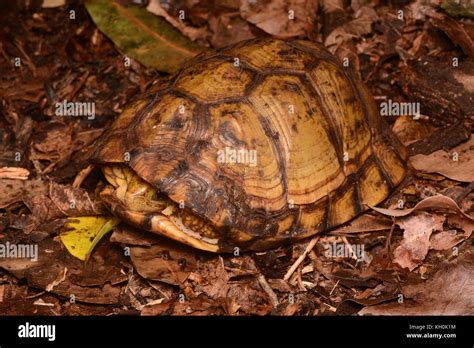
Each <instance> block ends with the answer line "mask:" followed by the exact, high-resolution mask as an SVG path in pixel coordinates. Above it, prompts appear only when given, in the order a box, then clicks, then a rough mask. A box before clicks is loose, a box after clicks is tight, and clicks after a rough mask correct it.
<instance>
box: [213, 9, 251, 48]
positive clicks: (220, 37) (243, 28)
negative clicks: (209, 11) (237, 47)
mask: <svg viewBox="0 0 474 348" xmlns="http://www.w3.org/2000/svg"><path fill="white" fill-rule="evenodd" d="M209 28H210V29H211V31H212V33H213V34H212V37H211V38H210V41H211V44H212V46H213V47H215V48H219V47H224V46H227V45H230V44H233V43H236V42H239V41H243V40H247V39H251V38H253V37H255V36H254V35H253V34H252V32H251V31H250V26H249V24H248V22H246V21H245V20H243V19H242V18H241V17H240V16H239V15H238V13H237V14H236V13H223V14H220V15H218V16H214V17H211V18H210V19H209Z"/></svg>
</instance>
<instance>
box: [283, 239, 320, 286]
mask: <svg viewBox="0 0 474 348" xmlns="http://www.w3.org/2000/svg"><path fill="white" fill-rule="evenodd" d="M318 240H319V236H316V237H314V238H313V239H311V241H310V242H309V244H308V246H307V247H306V250H305V251H304V253H303V254H301V256H300V257H298V259H297V260H296V261H295V263H294V264H293V265H292V266H291V267H290V269H289V270H288V272H286V274H285V277H283V280H288V279H290V277H291V275H292V274H293V273H294V272H295V270H296V269H297V268H298V266H299V265H300V263H301V262H303V261H304V259H305V258H306V255H308V253H309V252H310V251H311V250H313V248H314V246H315V245H316V242H317V241H318Z"/></svg>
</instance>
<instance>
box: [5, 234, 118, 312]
mask: <svg viewBox="0 0 474 348" xmlns="http://www.w3.org/2000/svg"><path fill="white" fill-rule="evenodd" d="M102 251H105V252H106V257H102V256H100V254H101V252H102ZM126 262H127V260H126V258H125V256H124V255H123V253H122V252H120V250H113V249H111V248H110V244H109V245H108V246H107V245H103V248H102V249H101V251H97V252H96V253H95V254H94V257H92V258H91V259H89V261H88V262H87V263H86V264H84V263H83V262H82V261H80V260H78V259H76V258H74V257H73V256H71V255H70V254H69V253H68V252H67V251H66V250H65V249H64V248H63V247H62V245H61V244H60V243H58V242H55V241H54V240H52V239H51V238H47V239H44V240H42V241H40V242H39V243H38V259H37V260H36V261H35V260H32V259H28V258H0V268H2V269H5V270H7V271H8V272H9V273H11V274H13V275H14V276H15V277H17V278H20V279H22V278H25V279H26V281H27V283H28V285H29V286H30V287H33V288H38V289H44V290H46V289H47V288H48V289H49V290H50V291H51V293H54V294H57V295H60V296H64V297H66V298H69V297H70V296H71V295H74V296H75V299H76V301H81V302H87V303H96V304H117V303H118V301H119V295H120V287H119V286H114V284H118V283H121V282H123V281H124V280H126V279H127V276H125V275H123V274H122V273H121V272H120V267H117V265H119V264H121V263H126ZM65 268H67V273H65ZM111 284H112V285H111ZM52 285H54V286H52Z"/></svg>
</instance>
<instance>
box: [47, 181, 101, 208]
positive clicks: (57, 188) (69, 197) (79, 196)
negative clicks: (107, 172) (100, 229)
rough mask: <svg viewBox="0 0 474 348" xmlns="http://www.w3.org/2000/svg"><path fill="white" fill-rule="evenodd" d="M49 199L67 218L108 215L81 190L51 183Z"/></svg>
mask: <svg viewBox="0 0 474 348" xmlns="http://www.w3.org/2000/svg"><path fill="white" fill-rule="evenodd" d="M49 197H50V198H51V201H53V203H54V204H55V205H56V207H57V208H58V209H59V210H60V211H61V212H62V213H63V214H64V215H65V216H87V215H100V214H104V213H106V211H104V210H103V209H102V208H101V207H100V206H98V205H97V204H95V202H94V200H93V199H92V198H91V197H90V196H89V193H88V192H87V191H86V190H84V189H81V188H75V187H72V186H68V185H61V184H56V183H51V186H50V190H49Z"/></svg>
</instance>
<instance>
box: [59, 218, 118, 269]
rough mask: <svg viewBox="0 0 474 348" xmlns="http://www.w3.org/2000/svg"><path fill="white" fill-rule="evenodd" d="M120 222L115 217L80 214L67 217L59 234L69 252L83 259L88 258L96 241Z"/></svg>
mask: <svg viewBox="0 0 474 348" xmlns="http://www.w3.org/2000/svg"><path fill="white" fill-rule="evenodd" d="M119 223H120V220H119V219H118V218H116V217H108V216H107V217H106V216H82V217H77V218H76V217H75V218H68V219H67V222H66V224H65V225H64V228H65V229H67V231H66V232H62V233H61V234H60V236H59V238H60V239H61V242H62V243H63V244H64V246H65V247H66V249H67V250H68V251H69V253H70V254H71V255H72V256H74V257H77V258H78V259H80V260H82V261H85V260H87V259H88V258H89V256H90V254H91V252H92V250H93V249H94V247H95V246H96V245H97V243H98V242H99V241H100V240H101V239H102V237H103V236H105V235H106V234H107V233H108V232H110V231H112V229H113V228H114V227H115V226H117V225H118V224H119Z"/></svg>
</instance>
